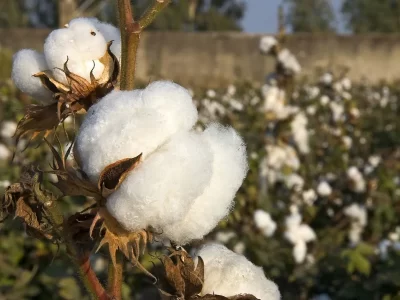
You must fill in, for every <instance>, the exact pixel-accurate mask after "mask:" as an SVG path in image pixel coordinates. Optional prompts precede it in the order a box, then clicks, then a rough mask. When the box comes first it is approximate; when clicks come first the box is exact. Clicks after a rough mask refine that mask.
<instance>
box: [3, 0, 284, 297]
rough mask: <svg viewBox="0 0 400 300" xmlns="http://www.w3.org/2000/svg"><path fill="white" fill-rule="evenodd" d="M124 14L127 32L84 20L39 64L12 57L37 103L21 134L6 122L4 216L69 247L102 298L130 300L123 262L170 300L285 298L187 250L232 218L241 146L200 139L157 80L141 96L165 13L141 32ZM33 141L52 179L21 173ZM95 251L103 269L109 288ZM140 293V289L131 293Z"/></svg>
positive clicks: (48, 47)
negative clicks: (145, 65)
mask: <svg viewBox="0 0 400 300" xmlns="http://www.w3.org/2000/svg"><path fill="white" fill-rule="evenodd" d="M117 2H118V8H119V13H120V15H119V17H120V28H121V33H120V32H119V30H118V29H117V28H115V27H114V26H112V25H110V24H105V23H101V22H100V21H98V20H97V19H93V18H92V19H86V18H79V19H75V20H72V21H70V22H69V23H68V24H66V25H65V27H64V28H62V29H57V30H54V31H52V32H51V33H50V34H49V36H48V37H47V38H46V40H45V43H44V53H43V54H41V53H38V52H35V51H33V50H27V49H24V50H21V51H19V52H18V53H17V54H15V55H14V57H13V69H12V78H13V81H14V83H15V85H16V86H17V87H18V88H19V89H20V90H21V91H23V92H25V93H26V94H28V95H29V96H31V97H33V98H38V102H40V104H29V105H28V106H27V108H26V110H25V114H24V115H23V116H22V119H21V120H20V121H19V123H18V124H16V123H14V122H13V121H12V120H8V121H6V122H4V123H2V126H1V138H2V140H4V142H5V144H1V145H2V148H0V150H1V152H0V154H1V156H0V160H1V161H6V160H7V159H9V158H10V157H11V156H12V153H13V152H14V156H13V158H14V159H15V162H17V163H18V164H20V165H23V166H24V167H23V168H22V169H21V170H20V174H19V175H20V178H19V179H16V182H15V183H11V181H9V180H8V179H5V180H3V181H1V185H0V187H1V188H3V189H5V193H4V197H3V199H2V203H1V212H2V217H3V216H4V217H5V219H6V218H7V217H9V216H13V217H14V218H15V219H18V221H20V222H21V223H22V224H23V225H24V228H25V232H26V233H27V235H29V236H31V237H35V238H37V239H39V240H41V241H42V242H43V243H45V242H46V241H47V242H52V243H54V244H57V245H58V246H61V245H62V246H63V248H64V247H65V249H63V250H62V251H63V254H64V255H65V254H66V253H68V255H65V256H67V257H69V258H71V262H73V263H74V265H75V268H76V270H77V271H78V272H79V273H80V278H81V280H82V284H83V285H84V286H85V288H86V292H88V293H89V294H90V297H92V298H94V299H104V300H105V299H122V293H123V291H122V286H123V283H124V281H125V280H127V279H125V278H124V276H123V273H124V269H125V268H124V266H125V264H126V263H125V260H126V261H129V262H130V263H132V265H131V268H132V267H136V269H137V270H138V271H140V272H141V274H142V275H145V276H147V277H150V278H152V279H153V281H154V282H153V290H155V291H156V292H157V293H156V294H159V295H160V296H161V295H162V296H163V299H209V300H212V299H215V298H216V297H218V299H237V300H240V299H251V300H252V299H265V300H267V299H272V300H278V299H280V292H279V289H278V287H277V286H276V284H274V283H273V282H272V281H270V280H269V279H267V278H266V277H265V275H264V270H263V269H262V268H260V267H256V266H254V265H253V264H252V263H250V262H249V261H248V260H247V259H246V258H244V257H243V256H241V255H240V254H235V253H233V252H231V251H230V250H228V249H226V248H224V247H222V246H212V245H210V246H205V247H203V248H202V249H201V250H200V252H199V254H198V255H197V257H196V258H195V259H193V258H192V256H190V255H189V252H187V251H186V250H185V249H184V248H183V247H182V246H183V245H188V244H189V243H191V242H193V241H197V242H199V241H200V240H202V239H203V238H204V237H205V236H206V235H207V234H208V233H210V232H211V231H212V230H213V229H214V228H215V227H216V226H217V225H218V223H219V222H220V221H221V220H223V219H226V217H227V215H228V214H229V213H230V212H231V211H232V210H233V208H234V198H235V195H236V193H237V191H238V189H239V188H240V186H241V185H242V183H243V180H244V178H245V177H246V174H247V172H248V161H247V153H246V145H245V143H244V141H243V139H242V137H241V136H240V135H239V134H238V133H237V132H236V131H235V130H234V129H233V128H232V127H231V126H223V125H221V124H219V123H216V122H212V123H210V122H207V121H208V120H207V119H206V118H202V119H201V121H202V125H203V126H205V128H204V130H202V128H201V127H199V126H197V127H196V128H195V125H196V124H197V122H198V119H199V118H198V111H197V107H196V106H195V102H194V101H193V99H192V95H191V93H190V92H189V91H188V90H187V89H185V88H183V87H182V86H180V85H178V84H175V83H172V82H169V81H155V82H153V83H150V84H149V85H147V87H145V88H143V89H134V86H135V85H134V79H135V78H134V71H135V63H136V52H137V46H138V41H139V38H140V34H141V32H142V30H143V29H144V28H145V27H146V26H147V25H148V24H150V23H151V21H152V20H153V19H154V18H155V16H156V15H157V13H158V12H159V11H161V10H162V9H163V8H164V7H166V6H167V5H168V3H169V1H166V0H165V1H162V0H158V1H155V2H154V3H153V5H152V6H151V7H150V8H149V10H147V12H145V13H144V15H143V16H142V17H141V18H140V19H138V20H137V21H135V20H134V18H133V16H132V4H131V3H130V1H126V0H120V1H117ZM127 36H129V38H127ZM121 37H122V38H121ZM206 95H207V97H208V98H210V99H208V98H207V99H205V100H208V104H207V101H204V103H206V109H207V112H208V113H209V117H210V118H211V119H213V121H214V120H217V119H218V117H219V115H217V114H216V111H215V105H214V108H213V102H212V101H213V100H212V99H213V98H214V97H215V96H216V93H215V92H214V91H212V90H209V91H207V93H206ZM255 98H256V95H255V94H254V95H253V97H252V99H251V101H253V102H254V99H255ZM222 100H223V102H224V104H225V105H226V106H227V107H228V109H227V112H228V114H234V113H238V112H241V111H243V110H244V104H243V103H242V102H241V101H239V100H238V99H237V98H236V88H235V86H229V87H228V88H227V90H226V93H225V96H224V97H223V99H222ZM219 108H220V107H219ZM79 114H80V115H83V116H82V117H81V118H79V119H78V116H77V115H79ZM221 115H223V113H222V111H221ZM70 117H73V118H74V122H72V126H73V127H75V128H76V127H79V129H78V131H77V133H74V135H73V136H70V134H69V133H68V128H67V126H68V124H71V122H65V123H66V124H64V121H66V120H68V119H70ZM76 119H78V122H76ZM209 121H211V120H209ZM80 123H81V124H80ZM207 123H208V124H207ZM61 124H62V126H59V125H61ZM79 124H80V126H79ZM61 127H62V129H63V130H60V129H61ZM75 128H74V129H75ZM13 131H14V133H12V132H13ZM13 136H15V140H16V141H15V143H13ZM28 136H29V138H30V139H29V141H31V140H34V139H35V140H36V141H38V142H40V141H44V143H45V145H46V146H47V147H46V148H47V149H46V148H45V149H44V151H45V152H46V150H47V153H46V154H45V158H46V160H47V161H49V164H50V169H49V168H48V167H45V168H46V170H44V169H43V165H45V164H44V162H42V161H41V162H39V163H36V164H32V162H31V161H29V160H23V161H20V160H19V159H20V158H21V157H22V158H24V157H23V154H22V153H23V151H21V149H19V148H18V147H19V145H21V144H25V143H26V142H27V140H26V137H28ZM50 136H51V139H50ZM64 140H65V141H64ZM29 146H30V145H29V142H28V143H26V145H25V148H27V149H28V148H30V147H29ZM13 147H14V149H12V150H13V152H11V151H12V150H10V148H13ZM33 150H35V149H33ZM18 166H19V165H18ZM9 179H11V178H9ZM48 180H50V182H51V184H49V182H48ZM51 186H52V187H51ZM75 197H80V203H79V204H78V205H76V204H75V203H73V201H74V200H73V199H74V198H75ZM71 201H72V202H71ZM71 204H73V205H71ZM74 204H75V205H74ZM226 240H229V239H226ZM153 243H154V245H152V244H153ZM147 246H149V247H147ZM104 248H107V250H105V249H104ZM147 248H149V249H152V250H157V249H158V250H159V252H156V253H153V254H152V255H153V256H150V257H152V258H153V260H152V261H153V262H154V264H155V266H154V268H151V270H149V269H150V267H149V266H148V264H147V265H146V264H143V263H142V262H141V260H142V257H143V256H144V255H148V252H147V251H146V250H147ZM209 249H212V250H211V251H210V250H209ZM189 250H190V249H189ZM244 250H245V245H244V243H243V242H239V243H237V244H236V246H235V251H236V252H237V253H243V252H244ZM99 251H102V253H103V254H104V258H103V260H104V259H105V260H108V269H109V273H108V276H107V277H108V278H107V286H104V284H103V282H102V281H103V280H102V276H104V275H102V273H103V271H104V270H103V269H104V261H103V263H102V259H101V257H99V256H98V254H96V253H97V252H99ZM192 252H193V251H192ZM203 256H204V259H203ZM35 272H36V271H33V272H32V273H33V274H34V273H35ZM153 272H154V274H153ZM29 276H31V275H30V274H29ZM227 276H229V278H227ZM127 277H128V276H127ZM232 287H234V289H232ZM143 291H145V288H144V287H142V288H140V286H139V291H135V290H133V289H132V290H130V294H131V296H132V297H136V296H139V295H141V293H142V292H143ZM158 292H159V293H158ZM77 293H78V294H80V292H77ZM142 296H143V295H142ZM145 297H146V296H145ZM76 298H80V296H79V297H76Z"/></svg>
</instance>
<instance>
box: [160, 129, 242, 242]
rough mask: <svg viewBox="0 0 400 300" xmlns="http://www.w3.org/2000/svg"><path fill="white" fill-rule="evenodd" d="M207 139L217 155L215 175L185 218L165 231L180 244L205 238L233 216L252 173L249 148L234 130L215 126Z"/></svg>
mask: <svg viewBox="0 0 400 300" xmlns="http://www.w3.org/2000/svg"><path fill="white" fill-rule="evenodd" d="M203 136H204V138H205V139H206V140H207V142H208V144H209V145H210V147H211V152H212V153H213V166H212V170H213V171H212V172H213V173H212V177H211V181H210V183H209V185H208V186H207V187H206V189H205V190H204V193H203V194H202V195H201V196H199V197H198V198H197V199H195V200H194V203H193V205H192V206H191V208H190V210H189V212H188V213H187V214H186V215H185V217H184V218H183V219H182V220H181V221H180V222H177V223H175V224H173V225H171V226H168V227H166V228H164V235H165V236H166V237H168V238H169V239H171V240H173V241H175V242H176V243H178V244H186V243H188V242H189V241H191V240H194V239H201V238H203V236H204V235H206V234H207V233H209V232H210V231H211V230H212V229H213V228H214V227H215V226H216V225H217V224H218V222H219V221H220V220H221V219H222V218H224V217H225V216H226V215H227V214H228V213H229V211H230V209H231V207H232V205H233V198H234V197H235V194H236V192H237V190H238V189H239V187H240V186H241V184H242V182H243V179H244V177H245V175H246V173H247V169H248V165H247V157H246V148H245V144H244V142H243V140H242V138H241V137H240V136H239V135H238V134H237V133H236V132H235V131H234V130H233V129H232V128H230V127H223V126H220V125H217V124H213V125H211V126H209V127H208V128H207V129H206V130H205V131H204V133H203ZM192 180H195V178H193V179H192Z"/></svg>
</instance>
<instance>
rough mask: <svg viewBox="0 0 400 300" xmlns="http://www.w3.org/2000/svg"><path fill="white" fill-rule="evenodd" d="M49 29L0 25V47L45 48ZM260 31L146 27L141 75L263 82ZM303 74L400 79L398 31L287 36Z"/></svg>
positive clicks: (214, 82)
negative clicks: (151, 29)
mask: <svg viewBox="0 0 400 300" xmlns="http://www.w3.org/2000/svg"><path fill="white" fill-rule="evenodd" d="M47 34H48V31H47V30H27V29H14V30H0V47H6V48H11V49H13V50H18V49H21V48H34V49H38V50H41V48H42V45H43V41H44V39H45V37H46V36H47ZM259 38H260V36H259V35H249V34H243V33H232V32H228V33H183V32H145V33H144V34H143V36H142V40H141V47H140V51H139V60H138V69H137V71H138V78H139V79H140V80H143V81H151V80H155V79H158V78H168V79H172V80H175V81H177V82H180V83H182V84H186V85H191V86H210V87H218V86H221V85H224V84H228V83H232V82H235V81H242V80H247V81H252V82H254V83H255V84H261V83H262V81H263V79H264V77H265V74H267V73H269V72H271V71H272V70H273V67H274V62H273V60H272V59H270V58H266V57H265V56H262V55H260V54H259V52H258V41H259ZM287 46H288V48H289V49H291V50H292V51H293V52H294V53H295V54H296V55H297V57H298V59H299V61H300V63H301V64H302V66H303V70H304V72H303V75H304V76H313V75H315V74H316V70H317V69H320V68H323V69H325V68H330V69H331V70H333V71H341V70H343V69H345V68H349V70H350V73H349V76H350V77H351V78H352V79H353V80H355V81H358V80H360V79H362V78H367V79H368V80H369V81H371V82H378V81H381V80H386V81H393V80H397V79H400V35H362V36H336V35H310V34H298V35H293V36H288V38H287Z"/></svg>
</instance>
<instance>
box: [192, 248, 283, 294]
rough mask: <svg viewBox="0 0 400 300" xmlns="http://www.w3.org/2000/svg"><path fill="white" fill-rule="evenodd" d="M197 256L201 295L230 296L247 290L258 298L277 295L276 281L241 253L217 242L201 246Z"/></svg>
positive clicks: (247, 292) (244, 292) (245, 292)
mask: <svg viewBox="0 0 400 300" xmlns="http://www.w3.org/2000/svg"><path fill="white" fill-rule="evenodd" d="M198 256H200V257H201V258H202V259H203V261H204V285H203V289H202V291H201V294H202V295H207V294H210V295H213V294H215V295H220V296H225V297H231V296H236V295H240V294H251V295H253V296H255V297H257V298H258V299H260V300H279V299H280V298H281V296H280V293H279V289H278V287H277V285H276V284H275V283H273V282H272V281H270V280H268V279H267V278H266V277H265V274H264V271H263V270H262V268H260V267H257V266H255V265H253V264H252V263H251V262H250V261H248V260H247V259H246V258H245V257H244V256H242V255H238V254H236V253H234V252H232V251H230V250H228V249H227V248H226V247H224V246H222V245H217V244H209V245H206V246H204V247H203V248H202V249H200V251H199V253H198Z"/></svg>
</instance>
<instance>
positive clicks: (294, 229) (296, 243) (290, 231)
mask: <svg viewBox="0 0 400 300" xmlns="http://www.w3.org/2000/svg"><path fill="white" fill-rule="evenodd" d="M301 222H302V217H301V215H300V214H299V212H298V208H297V207H296V206H292V207H291V214H290V215H289V216H287V217H286V219H285V223H286V231H285V234H284V236H285V238H286V240H288V241H289V242H290V243H291V244H292V245H293V257H294V259H295V261H296V263H303V262H304V259H305V258H306V254H307V243H308V242H311V241H314V240H315V239H316V238H317V236H316V234H315V232H314V230H313V229H312V228H311V227H310V226H309V225H307V224H302V223H301Z"/></svg>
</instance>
